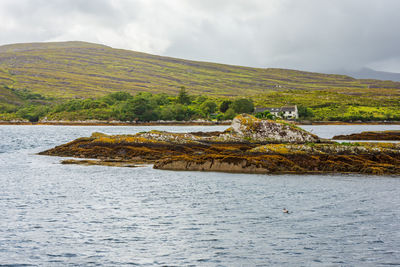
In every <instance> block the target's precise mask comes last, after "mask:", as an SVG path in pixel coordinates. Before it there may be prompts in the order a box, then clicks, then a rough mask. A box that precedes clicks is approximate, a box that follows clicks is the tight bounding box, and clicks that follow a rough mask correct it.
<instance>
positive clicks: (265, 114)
mask: <svg viewBox="0 0 400 267" xmlns="http://www.w3.org/2000/svg"><path fill="white" fill-rule="evenodd" d="M255 117H256V118H259V119H270V120H272V119H274V117H275V116H274V115H272V114H271V112H269V110H265V111H264V112H257V113H256V114H255Z"/></svg>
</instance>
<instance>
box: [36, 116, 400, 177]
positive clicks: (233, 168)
mask: <svg viewBox="0 0 400 267" xmlns="http://www.w3.org/2000/svg"><path fill="white" fill-rule="evenodd" d="M40 154H42V155H52V156H65V157H76V158H84V159H87V160H83V161H77V160H66V161H64V162H63V163H64V164H84V165H106V166H125V167H134V166H136V164H154V168H157V169H168V170H192V171H221V172H240V173H269V174H271V173H365V174H375V175H386V174H390V175H400V144H394V143H335V142H331V141H330V142H325V141H324V140H321V139H319V138H318V137H317V136H315V135H313V134H310V133H308V132H306V131H304V130H302V129H300V128H298V127H296V126H295V125H292V124H289V123H286V122H275V121H264V120H259V119H257V118H255V117H253V116H250V115H240V116H238V117H236V118H235V119H234V120H233V122H232V127H231V128H229V129H228V130H226V131H224V132H210V133H202V132H194V133H169V132H162V131H150V132H142V133H137V134H135V135H106V134H102V133H93V134H92V136H91V137H82V138H78V139H76V140H74V141H72V142H69V143H66V144H63V145H60V146H57V147H55V148H52V149H49V150H47V151H44V152H41V153H40ZM93 159H97V160H93Z"/></svg>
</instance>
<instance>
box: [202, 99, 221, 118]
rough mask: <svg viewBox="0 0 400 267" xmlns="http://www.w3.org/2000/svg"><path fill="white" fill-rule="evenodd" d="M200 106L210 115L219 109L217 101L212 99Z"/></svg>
mask: <svg viewBox="0 0 400 267" xmlns="http://www.w3.org/2000/svg"><path fill="white" fill-rule="evenodd" d="M200 108H201V110H202V112H203V113H204V114H205V115H206V116H208V115H210V114H212V113H214V112H215V110H216V109H217V104H215V102H213V101H211V100H207V101H205V102H203V104H201V106H200Z"/></svg>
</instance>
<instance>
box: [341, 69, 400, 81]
mask: <svg viewBox="0 0 400 267" xmlns="http://www.w3.org/2000/svg"><path fill="white" fill-rule="evenodd" d="M338 73H342V74H345V75H348V76H351V77H354V78H357V79H376V80H386V81H396V82H400V73H395V72H385V71H376V70H373V69H369V68H362V69H360V70H358V71H340V72H338Z"/></svg>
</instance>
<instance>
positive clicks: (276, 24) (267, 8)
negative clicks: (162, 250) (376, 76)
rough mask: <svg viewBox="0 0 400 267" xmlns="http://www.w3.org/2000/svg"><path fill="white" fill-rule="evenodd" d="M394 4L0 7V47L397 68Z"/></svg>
mask: <svg viewBox="0 0 400 267" xmlns="http://www.w3.org/2000/svg"><path fill="white" fill-rule="evenodd" d="M398 10H400V1H398V0H268V1H266V0H230V1H228V0H190V1H187V0H169V1H162V0H132V1H129V0H96V1H88V0H53V1H48V0H36V1H29V0H19V1H15V0H2V1H0V44H6V43H14V42H31V41H57V40H58V41H62V40H83V41H91V42H97V43H103V44H107V45H111V46H113V47H117V48H126V49H132V50H140V51H143V52H149V53H155V54H161V55H168V56H174V57H180V58H187V59H194V60H203V61H213V62H221V63H228V64H238V65H246V66H255V67H283V68H292V69H303V70H310V71H331V70H338V69H356V68H361V67H365V66H369V67H376V68H380V69H382V70H388V71H390V70H391V71H400V60H399V59H400V55H399V51H398V47H399V45H400V33H399V32H398V30H397V25H400V16H398V14H397V13H398Z"/></svg>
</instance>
